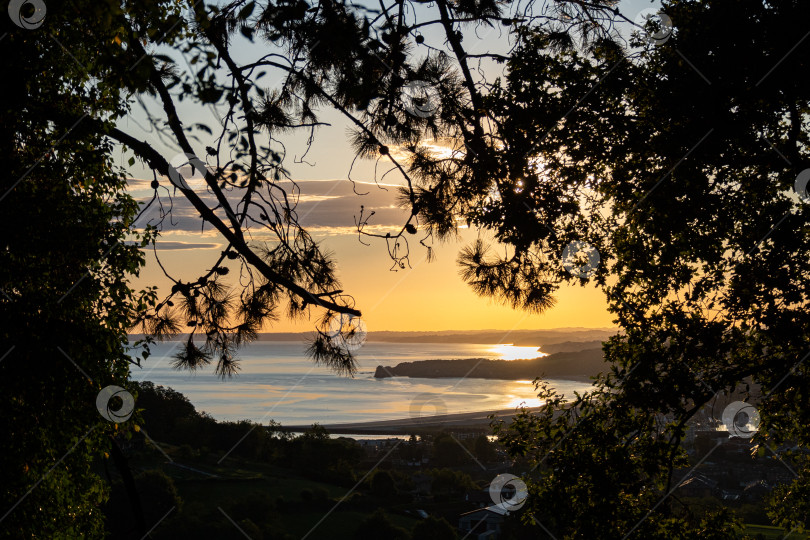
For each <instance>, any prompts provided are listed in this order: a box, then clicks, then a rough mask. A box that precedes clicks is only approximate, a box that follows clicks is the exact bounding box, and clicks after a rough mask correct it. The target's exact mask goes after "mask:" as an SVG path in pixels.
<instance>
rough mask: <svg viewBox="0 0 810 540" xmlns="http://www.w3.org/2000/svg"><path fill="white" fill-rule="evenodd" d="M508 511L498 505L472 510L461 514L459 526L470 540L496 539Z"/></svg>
mask: <svg viewBox="0 0 810 540" xmlns="http://www.w3.org/2000/svg"><path fill="white" fill-rule="evenodd" d="M506 513H507V512H506V510H505V509H504V508H503V507H502V506H498V505H493V506H488V507H486V508H479V509H478V510H471V511H470V512H465V513H464V514H461V515H460V516H459V519H458V528H459V530H460V531H461V532H462V533H463V534H464V535H465V538H469V539H470V540H473V539H475V540H494V539H496V538H498V537H499V536H500V534H501V525H503V520H504V516H505V515H506Z"/></svg>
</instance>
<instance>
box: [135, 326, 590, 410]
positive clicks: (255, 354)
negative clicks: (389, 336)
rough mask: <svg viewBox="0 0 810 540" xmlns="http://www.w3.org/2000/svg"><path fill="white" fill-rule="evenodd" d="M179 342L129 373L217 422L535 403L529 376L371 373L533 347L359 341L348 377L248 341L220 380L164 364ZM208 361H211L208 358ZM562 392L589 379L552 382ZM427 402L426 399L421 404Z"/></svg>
mask: <svg viewBox="0 0 810 540" xmlns="http://www.w3.org/2000/svg"><path fill="white" fill-rule="evenodd" d="M178 346H179V343H177V342H172V343H161V344H159V345H156V346H153V347H152V356H151V357H150V358H149V359H147V360H145V361H144V362H142V367H141V368H140V369H139V368H137V367H135V368H134V369H133V370H132V379H134V380H136V381H152V382H154V383H155V384H160V385H163V386H169V387H171V388H174V389H175V390H177V391H179V392H182V393H183V394H184V395H185V396H186V397H188V398H189V400H190V401H191V402H192V403H193V404H194V405H195V406H196V407H197V410H198V411H205V412H207V413H209V414H210V415H212V416H213V417H214V418H216V419H218V420H242V419H248V420H253V421H255V422H261V423H267V421H269V420H271V419H272V420H275V421H276V422H280V423H281V424H312V423H314V422H318V423H321V424H332V423H343V422H363V421H370V420H387V419H398V418H408V417H409V416H411V415H412V412H411V411H414V410H416V411H419V412H418V413H417V414H419V415H420V416H425V415H430V414H444V413H460V412H474V411H486V410H497V409H507V408H511V407H517V406H519V405H520V404H521V403H525V404H526V405H527V406H536V405H539V404H540V402H539V401H538V399H537V397H536V394H535V391H534V386H533V384H532V382H531V381H496V380H486V379H473V378H467V379H462V380H460V379H457V378H453V379H449V378H448V379H409V378H405V377H394V378H388V379H375V378H374V371H375V369H376V368H377V366H378V365H380V364H382V365H386V366H394V365H396V364H398V363H400V362H411V361H414V360H431V359H456V358H490V359H505V360H513V359H517V358H532V357H536V356H539V354H538V353H537V350H536V348H534V347H513V346H511V345H468V344H435V343H430V344H413V343H366V344H365V345H364V346H363V347H362V348H361V349H360V350H359V351H358V353H357V358H358V372H357V374H356V375H355V376H354V378H350V377H341V376H338V375H335V374H334V373H332V372H331V371H330V370H329V369H328V368H326V367H323V366H320V367H319V366H315V365H314V364H313V362H312V361H311V360H310V359H309V358H307V357H306V355H305V354H304V351H305V349H306V344H305V343H301V342H266V341H265V342H255V343H253V344H251V345H249V346H247V347H246V348H244V349H242V350H241V351H240V354H239V358H240V359H241V363H240V366H241V371H240V372H239V375H237V376H235V377H233V378H232V379H226V380H224V381H223V380H220V379H219V378H218V377H217V376H216V375H215V374H214V372H213V365H212V366H209V367H208V368H207V369H205V370H203V371H199V372H197V373H189V372H187V371H177V370H175V369H173V368H172V367H171V361H172V355H173V354H175V353H176V352H177V350H178V349H177V348H176V347H178ZM212 364H213V362H212ZM553 386H554V387H555V388H556V389H557V391H558V392H562V393H564V394H565V395H566V397H570V398H573V392H574V391H575V390H578V391H584V390H587V389H588V388H589V387H590V385H589V384H588V383H582V382H577V381H564V380H557V381H553ZM425 404H426V405H425Z"/></svg>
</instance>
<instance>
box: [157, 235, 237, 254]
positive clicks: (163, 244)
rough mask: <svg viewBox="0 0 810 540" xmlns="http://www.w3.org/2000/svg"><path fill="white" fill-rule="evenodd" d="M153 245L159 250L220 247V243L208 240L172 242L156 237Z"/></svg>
mask: <svg viewBox="0 0 810 540" xmlns="http://www.w3.org/2000/svg"><path fill="white" fill-rule="evenodd" d="M155 247H157V249H158V251H160V250H178V249H222V246H221V245H220V244H212V243H209V242H174V241H170V240H161V239H159V238H158V240H157V242H155Z"/></svg>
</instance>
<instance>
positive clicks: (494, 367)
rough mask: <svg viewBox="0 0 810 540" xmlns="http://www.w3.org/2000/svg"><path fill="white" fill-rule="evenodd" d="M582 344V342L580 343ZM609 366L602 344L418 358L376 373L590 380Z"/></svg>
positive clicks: (379, 374)
mask: <svg viewBox="0 0 810 540" xmlns="http://www.w3.org/2000/svg"><path fill="white" fill-rule="evenodd" d="M579 345H582V344H581V343H580V344H579ZM605 368H606V365H605V361H604V357H603V354H602V349H601V348H591V349H586V350H581V351H573V352H558V353H555V354H551V355H548V356H545V357H542V358H534V359H529V360H487V359H484V358H465V359H462V360H419V361H416V362H402V363H401V364H397V365H396V366H393V367H391V366H377V370H376V371H375V373H374V376H375V377H376V378H378V379H382V378H387V377H420V378H427V379H437V378H444V377H464V378H478V379H506V380H520V379H529V380H533V379H535V378H536V377H543V378H545V379H567V380H573V381H589V380H590V379H591V377H593V376H594V375H597V374H598V373H600V372H602V371H604V370H605Z"/></svg>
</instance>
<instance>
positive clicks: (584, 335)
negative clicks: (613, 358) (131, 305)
mask: <svg viewBox="0 0 810 540" xmlns="http://www.w3.org/2000/svg"><path fill="white" fill-rule="evenodd" d="M616 332H617V330H616V329H614V328H554V329H551V330H512V331H507V330H440V331H432V332H393V331H389V330H381V331H371V332H369V333H368V337H367V340H368V341H369V342H376V343H380V342H382V343H470V344H491V343H509V344H512V345H517V346H524V347H526V346H528V347H530V346H536V347H540V349H541V350H542V351H543V352H547V353H553V352H563V351H575V350H582V349H585V348H590V347H599V346H601V345H600V343H601V342H602V341H604V340H606V339H607V338H609V337H610V336H613V335H614V334H616ZM312 336H313V333H312V332H265V333H261V334H259V337H258V340H259V341H308V340H310V339H312ZM141 337H143V336H142V335H140V334H131V335H130V339H133V340H135V339H139V338H141ZM175 339H182V337H180V336H178V337H177V338H175ZM552 346H553V347H552Z"/></svg>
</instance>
